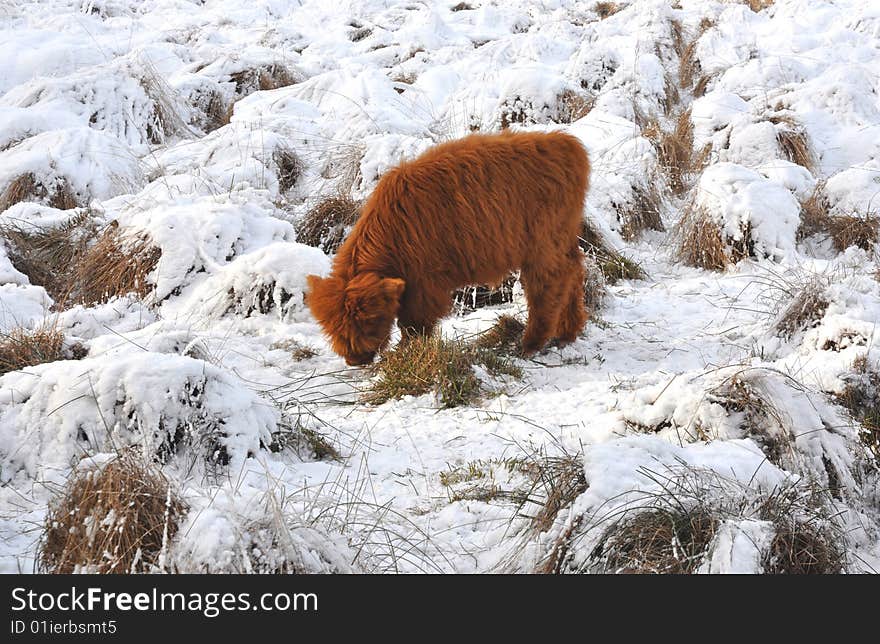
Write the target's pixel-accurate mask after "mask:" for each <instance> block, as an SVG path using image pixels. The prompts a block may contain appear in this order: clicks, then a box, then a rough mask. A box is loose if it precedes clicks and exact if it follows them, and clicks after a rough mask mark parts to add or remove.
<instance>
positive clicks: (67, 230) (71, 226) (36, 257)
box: [0, 212, 97, 305]
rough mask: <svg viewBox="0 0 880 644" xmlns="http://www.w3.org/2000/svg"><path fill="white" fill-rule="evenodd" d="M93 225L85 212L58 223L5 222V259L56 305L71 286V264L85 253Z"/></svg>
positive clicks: (93, 232) (0, 232)
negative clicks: (43, 290) (6, 255)
mask: <svg viewBox="0 0 880 644" xmlns="http://www.w3.org/2000/svg"><path fill="white" fill-rule="evenodd" d="M96 234H97V227H96V226H95V224H94V221H93V220H92V216H91V214H90V213H89V212H82V213H79V214H77V215H75V216H73V217H71V218H70V220H68V221H67V222H65V223H64V224H62V225H60V226H54V227H47V228H42V227H35V226H24V225H16V224H8V225H5V226H2V227H0V236H2V237H3V239H4V241H5V245H6V248H7V254H8V256H9V260H10V261H11V262H12V265H13V266H14V267H15V268H16V270H18V271H20V272H22V273H24V274H25V275H27V276H28V279H29V280H30V283H31V284H35V285H37V286H42V287H43V288H45V289H46V292H47V293H48V294H49V296H50V297H51V298H52V299H53V300H54V301H55V303H56V305H63V304H64V302H65V300H66V299H67V296H68V294H69V293H70V290H71V288H72V278H73V274H74V272H73V270H72V269H73V267H75V266H76V264H77V262H79V260H80V258H81V257H82V256H83V255H84V254H85V253H86V251H87V249H88V245H89V242H90V241H91V240H92V239H93V238H94V237H95V235H96Z"/></svg>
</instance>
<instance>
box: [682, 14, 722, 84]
mask: <svg viewBox="0 0 880 644" xmlns="http://www.w3.org/2000/svg"><path fill="white" fill-rule="evenodd" d="M714 24H715V23H713V22H712V21H711V20H710V19H708V18H703V19H702V20H701V21H700V25H699V27H698V29H697V34H696V35H695V36H694V38H693V39H691V40H689V41H688V40H685V38H684V36H683V34H682V29H681V24H680V23H678V28H676V27H675V25H673V27H672V30H673V31H672V44H673V47H674V48H675V52H676V53H677V54H678V84H679V86H680V87H681V88H682V89H686V90H687V89H690V90H694V95H695V96H697V94H696V89H695V85H694V79H699V81H698V84H701V85H702V91H705V89H706V85H707V84H708V82H709V79H708V77H706V76H705V75H704V74H703V70H702V67H701V66H700V61H699V60H698V59H697V56H696V54H697V41H699V39H700V36H702V35H703V34H704V33H706V31H708V30H709V29H711V28H712V27H713V26H714ZM704 78H705V79H706V80H704Z"/></svg>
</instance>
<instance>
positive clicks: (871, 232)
mask: <svg viewBox="0 0 880 644" xmlns="http://www.w3.org/2000/svg"><path fill="white" fill-rule="evenodd" d="M878 232H880V216H878V215H875V214H873V213H869V214H866V215H857V214H852V215H834V216H832V217H830V218H829V219H828V233H829V234H830V235H831V241H832V243H833V244H834V249H835V250H836V251H837V252H839V253H842V252H843V251H845V250H846V249H847V248H849V247H850V246H857V247H858V248H861V249H862V250H865V251H868V252H871V251H873V250H874V245H875V244H876V243H877V236H878Z"/></svg>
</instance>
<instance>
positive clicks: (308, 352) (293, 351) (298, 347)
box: [269, 338, 319, 362]
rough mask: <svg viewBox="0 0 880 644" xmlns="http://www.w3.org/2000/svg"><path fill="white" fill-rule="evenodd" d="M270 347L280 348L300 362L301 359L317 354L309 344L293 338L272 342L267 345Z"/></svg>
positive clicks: (308, 358)
mask: <svg viewBox="0 0 880 644" xmlns="http://www.w3.org/2000/svg"><path fill="white" fill-rule="evenodd" d="M269 348H270V349H273V350H275V349H282V350H283V351H286V352H287V353H288V354H290V357H291V359H292V360H294V361H296V362H300V361H301V360H310V359H312V358H314V357H315V356H316V355H318V353H319V351H318V350H317V349H316V348H315V347H313V346H312V345H310V344H303V343H302V342H299V341H298V340H294V339H293V338H288V339H287V340H281V341H279V342H274V343H272V344H271V345H270V346H269Z"/></svg>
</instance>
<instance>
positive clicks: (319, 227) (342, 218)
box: [296, 193, 363, 255]
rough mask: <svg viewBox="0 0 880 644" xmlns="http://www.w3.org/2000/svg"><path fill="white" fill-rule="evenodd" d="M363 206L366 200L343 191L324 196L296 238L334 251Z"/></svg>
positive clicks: (303, 221)
mask: <svg viewBox="0 0 880 644" xmlns="http://www.w3.org/2000/svg"><path fill="white" fill-rule="evenodd" d="M362 206H363V202H361V201H357V200H355V199H352V198H351V197H349V196H348V195H345V194H342V193H338V194H335V195H332V196H330V197H326V198H324V199H322V200H321V201H319V202H318V203H316V204H315V205H314V206H313V207H312V208H311V209H310V210H309V211H308V212H307V213H306V214H305V215H304V216H303V218H302V219H301V220H300V221H299V223H298V224H297V226H296V240H297V241H298V242H300V243H302V244H307V245H308V246H315V247H316V248H320V249H321V250H323V251H324V252H325V253H327V254H328V255H332V254H333V253H335V252H336V249H338V248H339V246H340V244H342V242H343V240H344V239H345V236H346V235H347V234H348V231H349V230H350V229H351V227H352V226H354V224H355V222H356V221H357V220H358V217H360V214H361V207H362Z"/></svg>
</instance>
